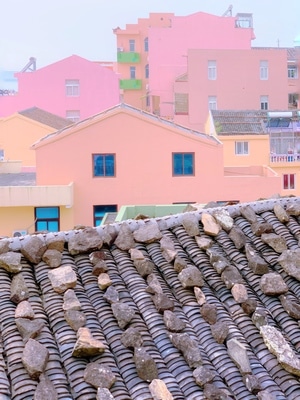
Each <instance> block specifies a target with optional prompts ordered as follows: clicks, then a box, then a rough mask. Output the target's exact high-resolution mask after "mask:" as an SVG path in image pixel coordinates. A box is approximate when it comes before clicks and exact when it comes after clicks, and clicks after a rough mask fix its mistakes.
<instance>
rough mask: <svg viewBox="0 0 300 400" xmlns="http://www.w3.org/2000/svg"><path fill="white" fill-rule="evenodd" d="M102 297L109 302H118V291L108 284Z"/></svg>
mask: <svg viewBox="0 0 300 400" xmlns="http://www.w3.org/2000/svg"><path fill="white" fill-rule="evenodd" d="M103 298H104V299H105V300H106V301H108V302H109V303H110V304H113V303H118V302H119V293H118V291H117V289H116V288H115V287H114V286H109V287H108V288H107V290H106V292H105V293H104V295H103Z"/></svg>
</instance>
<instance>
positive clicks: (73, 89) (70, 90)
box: [66, 79, 79, 97]
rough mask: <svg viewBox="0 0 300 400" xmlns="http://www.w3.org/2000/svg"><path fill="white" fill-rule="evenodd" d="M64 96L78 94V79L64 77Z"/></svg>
mask: <svg viewBox="0 0 300 400" xmlns="http://www.w3.org/2000/svg"><path fill="white" fill-rule="evenodd" d="M66 96H69V97H76V96H79V79H66Z"/></svg>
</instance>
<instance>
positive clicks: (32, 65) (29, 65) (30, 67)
mask: <svg viewBox="0 0 300 400" xmlns="http://www.w3.org/2000/svg"><path fill="white" fill-rule="evenodd" d="M35 70H36V58H34V57H30V58H29V62H28V63H27V64H26V65H25V67H24V68H23V69H21V72H28V71H31V72H32V71H35Z"/></svg>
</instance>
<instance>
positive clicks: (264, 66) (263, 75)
mask: <svg viewBox="0 0 300 400" xmlns="http://www.w3.org/2000/svg"><path fill="white" fill-rule="evenodd" d="M268 77H269V62H268V61H260V79H261V80H267V79H268Z"/></svg>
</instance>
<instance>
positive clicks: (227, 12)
mask: <svg viewBox="0 0 300 400" xmlns="http://www.w3.org/2000/svg"><path fill="white" fill-rule="evenodd" d="M232 7H233V6H232V4H230V6H229V7H228V8H227V10H226V11H225V12H224V14H223V15H222V17H228V16H230V17H232Z"/></svg>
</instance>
